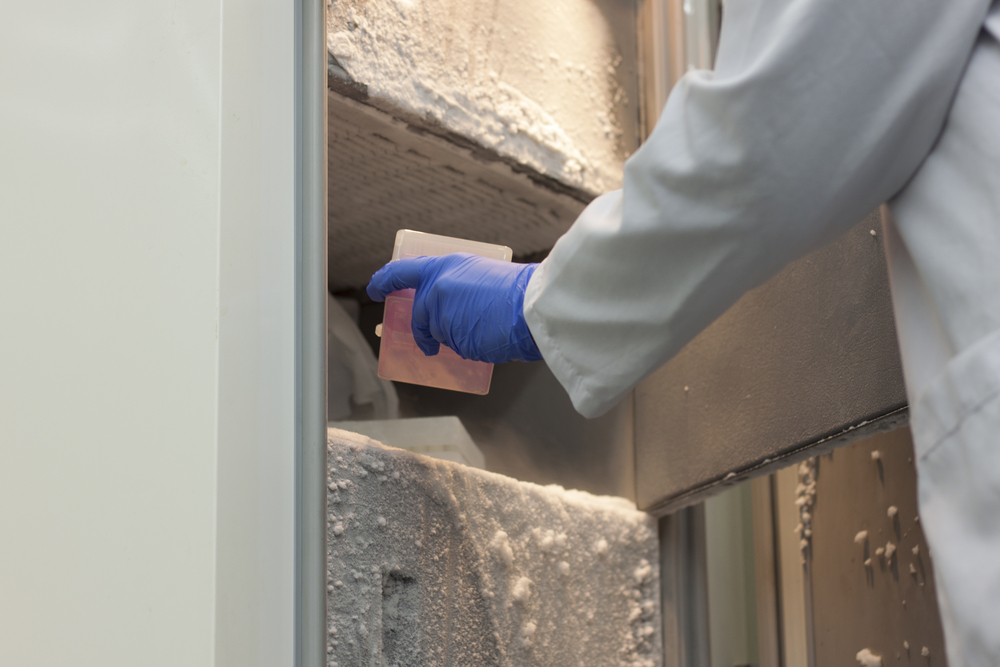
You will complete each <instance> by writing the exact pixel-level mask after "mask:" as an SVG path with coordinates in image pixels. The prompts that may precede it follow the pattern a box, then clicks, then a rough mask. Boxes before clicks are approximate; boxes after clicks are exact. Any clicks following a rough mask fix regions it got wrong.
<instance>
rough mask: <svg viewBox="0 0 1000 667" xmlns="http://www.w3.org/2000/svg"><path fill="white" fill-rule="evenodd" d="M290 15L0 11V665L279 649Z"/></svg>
mask: <svg viewBox="0 0 1000 667" xmlns="http://www.w3.org/2000/svg"><path fill="white" fill-rule="evenodd" d="M293 17H294V4H293V2H292V1H291V0H284V1H280V2H279V1H276V0H275V1H272V2H265V1H261V0H258V1H256V2H254V1H250V2H235V1H234V0H220V2H215V3H212V2H204V1H203V0H176V1H175V2H170V3H163V2H157V3H136V2H124V1H123V0H118V1H112V0H94V1H92V2H88V3H79V2H68V1H66V0H57V1H55V2H47V3H6V5H5V7H4V11H3V16H2V19H0V664H2V665H18V666H19V667H21V666H24V667H30V666H34V665H45V666H46V667H47V666H49V665H55V664H66V663H72V664H74V665H76V666H77V667H89V666H91V665H93V666H95V667H96V666H98V665H99V666H101V667H108V666H112V665H127V666H129V667H133V666H134V665H144V666H155V665H164V666H167V665H169V666H171V667H174V666H177V665H184V666H185V667H198V666H201V665H213V664H233V665H235V664H240V665H258V664H259V665H268V666H271V665H275V666H277V665H286V664H291V661H292V620H293V619H292V608H293V598H292V591H293V571H292V567H293V514H292V513H293V499H294V496H293V475H292V472H293V451H294V450H293V447H294V441H293V438H294V421H293V420H294V416H293V409H292V401H293V400H294V398H293V397H294V390H293V388H294V385H293V383H294V380H293V376H294V369H293V365H292V364H293V363H294V345H293V336H294V318H293V317H292V316H291V314H292V313H293V311H294V287H295V285H294V277H293V276H294V274H293V267H294V229H293V226H294V183H293V144H292V139H293V130H294V125H293V123H294V109H293V103H292V94H291V93H292V88H291V87H292V75H293V68H294V34H293V26H294V23H293Z"/></svg>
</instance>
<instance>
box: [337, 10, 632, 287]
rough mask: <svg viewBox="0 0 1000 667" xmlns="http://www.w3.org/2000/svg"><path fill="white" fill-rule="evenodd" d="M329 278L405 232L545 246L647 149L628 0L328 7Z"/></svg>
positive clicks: (357, 273) (376, 259) (345, 275)
mask: <svg viewBox="0 0 1000 667" xmlns="http://www.w3.org/2000/svg"><path fill="white" fill-rule="evenodd" d="M328 21H329V23H328V40H327V45H328V51H329V77H328V81H329V89H330V90H329V148H330V151H329V153H330V165H329V178H330V188H329V193H330V287H331V288H332V289H335V290H337V289H347V288H356V287H360V286H362V285H364V284H365V283H366V282H367V279H368V277H369V276H370V274H371V272H372V271H373V270H375V269H377V268H378V267H379V266H381V264H382V263H384V262H385V261H386V260H387V259H388V257H389V253H390V250H391V244H392V239H393V236H394V234H395V232H396V230H397V229H400V228H404V227H405V228H412V229H420V230H422V231H429V232H435V233H440V234H448V235H452V236H462V237H466V238H473V239H476V240H481V241H488V242H492V243H502V244H505V245H509V246H511V247H512V248H514V250H515V253H516V254H517V255H519V256H527V255H531V254H534V253H538V252H541V251H545V250H547V249H549V248H551V246H552V245H553V243H554V242H555V240H556V239H557V238H558V237H559V236H560V235H561V234H562V233H563V232H564V231H565V230H566V229H567V228H568V227H569V225H570V224H572V222H573V220H574V219H575V218H576V216H577V215H578V214H579V212H580V211H581V210H582V209H583V207H584V206H585V205H586V203H587V202H588V201H590V200H591V199H592V198H593V197H594V196H596V195H598V194H600V193H602V192H605V191H607V190H610V189H614V188H616V187H618V186H620V184H621V171H622V165H623V163H624V160H625V158H626V157H627V156H628V155H629V154H631V152H632V151H633V150H634V149H635V147H636V146H637V144H638V115H639V105H638V96H639V94H638V81H637V76H636V64H635V63H636V31H635V25H636V23H635V8H634V7H633V6H632V4H631V3H621V2H616V1H615V0H600V1H597V2H594V1H593V0H551V1H547V2H544V3H543V2H538V3H524V2H516V1H514V0H504V1H500V2H497V3H491V4H490V5H488V6H487V5H479V4H477V3H465V2H460V1H458V0H426V1H424V2H413V1H411V0H366V1H364V2H362V1H360V0H335V1H334V2H333V3H332V4H331V5H330V10H329V19H328Z"/></svg>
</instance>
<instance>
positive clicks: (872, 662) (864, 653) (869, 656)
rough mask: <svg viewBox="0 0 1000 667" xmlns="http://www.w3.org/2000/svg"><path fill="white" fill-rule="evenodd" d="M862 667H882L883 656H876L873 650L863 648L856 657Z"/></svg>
mask: <svg viewBox="0 0 1000 667" xmlns="http://www.w3.org/2000/svg"><path fill="white" fill-rule="evenodd" d="M854 659H855V660H857V661H858V664H860V665H861V666H862V667H882V656H879V655H875V654H874V653H872V652H871V650H869V649H866V648H863V649H861V650H860V651H858V654H857V655H856V656H854Z"/></svg>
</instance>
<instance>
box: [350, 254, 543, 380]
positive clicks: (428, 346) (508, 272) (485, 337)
mask: <svg viewBox="0 0 1000 667" xmlns="http://www.w3.org/2000/svg"><path fill="white" fill-rule="evenodd" d="M537 266H538V265H537V264H513V263H511V262H501V261H499V260H495V259H487V258H486V257H479V256H478V255H470V254H468V253H455V254H453V255H444V256H442V257H414V258H408V259H399V260H396V261H394V262H389V263H388V264H386V265H385V266H383V267H382V268H381V269H379V270H378V272H376V273H375V275H374V276H372V279H371V282H370V283H369V284H368V296H370V297H371V298H372V299H374V300H375V301H385V297H386V295H387V294H389V293H390V292H395V291H396V290H401V289H407V288H415V289H416V290H417V292H416V296H415V297H414V300H413V321H412V323H411V327H412V329H413V337H414V338H415V339H416V342H417V346H418V347H419V348H420V349H421V350H422V351H423V353H424V354H426V355H427V356H433V355H435V354H437V353H438V350H439V349H440V347H441V343H444V344H445V345H447V346H448V347H450V348H451V349H452V350H454V351H455V352H457V353H458V355H459V356H461V357H462V358H463V359H474V360H476V361H488V362H491V363H495V364H497V363H502V362H505V361H538V360H539V359H541V358H542V354H541V352H539V351H538V346H537V345H535V341H534V340H533V339H532V338H531V332H530V331H528V325H527V323H525V321H524V313H523V307H524V290H525V289H526V288H527V286H528V280H530V279H531V274H532V273H534V271H535V268H536V267H537Z"/></svg>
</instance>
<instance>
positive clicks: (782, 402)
mask: <svg viewBox="0 0 1000 667" xmlns="http://www.w3.org/2000/svg"><path fill="white" fill-rule="evenodd" d="M872 230H875V232H876V234H875V236H872V234H871V231H872ZM881 234H882V232H881V226H880V220H879V216H878V214H877V213H876V214H873V215H872V216H870V217H869V218H867V219H865V220H864V221H862V222H861V223H860V224H859V225H858V226H857V227H855V228H854V229H853V230H852V231H850V232H849V233H848V234H846V235H845V236H844V237H843V238H841V239H839V240H838V241H836V242H835V243H833V244H831V245H829V246H827V247H825V248H823V249H821V250H819V251H817V252H814V253H813V254H811V255H808V256H806V257H804V258H802V259H800V260H798V261H796V262H794V263H792V264H791V265H789V266H788V267H787V268H786V269H785V270H784V271H782V272H781V273H780V274H778V275H777V276H775V277H774V278H773V279H771V280H770V281H769V282H767V283H766V284H764V285H762V286H761V287H759V288H757V289H755V290H752V291H751V292H749V293H748V294H746V295H745V296H744V297H743V298H742V299H741V300H740V301H739V302H737V303H736V305H734V306H733V307H732V308H731V309H730V310H729V311H727V312H726V313H725V314H724V315H723V316H722V317H720V318H719V319H718V320H717V321H716V322H715V323H713V324H712V325H711V326H710V327H709V328H708V329H706V330H705V331H703V332H702V333H701V334H700V335H699V336H698V337H697V338H695V339H694V340H693V341H692V342H691V343H689V344H688V345H687V346H686V347H685V348H684V349H683V350H681V352H680V354H678V355H677V356H676V357H675V358H674V359H672V360H671V361H670V362H668V363H667V364H666V365H665V366H663V368H661V369H660V370H659V371H657V372H656V373H654V374H653V375H652V376H650V378H649V379H647V380H646V381H644V382H643V383H642V384H640V385H639V386H638V388H637V389H636V392H635V394H636V399H635V400H636V404H635V405H636V407H635V409H636V493H637V497H638V504H639V506H640V507H642V508H644V509H649V510H652V511H657V512H661V511H668V510H669V509H670V508H674V507H679V506H683V505H686V504H690V503H691V502H695V501H696V500H697V499H699V498H702V497H705V496H707V495H711V494H712V493H714V492H717V491H719V490H721V489H723V488H725V487H726V486H727V485H729V484H734V483H736V482H738V481H740V480H742V479H747V478H749V477H753V476H757V475H761V474H765V473H768V472H773V471H774V470H775V469H776V468H779V467H783V466H786V465H788V464H789V463H790V462H792V461H794V460H798V459H800V458H803V457H807V456H809V455H811V454H810V448H814V447H819V448H820V449H823V448H826V449H829V448H832V447H834V446H836V445H838V444H845V443H847V442H850V441H851V440H853V439H856V438H858V437H863V436H865V435H870V434H871V433H872V432H873V431H876V430H880V429H885V428H889V427H891V426H895V425H899V424H902V423H905V422H906V411H905V407H906V395H905V391H904V387H903V377H902V370H901V366H900V360H899V349H898V345H897V341H896V330H895V326H894V322H893V315H892V308H891V303H890V297H889V286H888V279H887V274H886V266H885V258H884V254H883V248H882V236H881Z"/></svg>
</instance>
